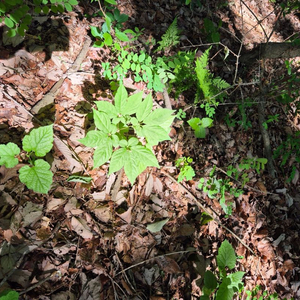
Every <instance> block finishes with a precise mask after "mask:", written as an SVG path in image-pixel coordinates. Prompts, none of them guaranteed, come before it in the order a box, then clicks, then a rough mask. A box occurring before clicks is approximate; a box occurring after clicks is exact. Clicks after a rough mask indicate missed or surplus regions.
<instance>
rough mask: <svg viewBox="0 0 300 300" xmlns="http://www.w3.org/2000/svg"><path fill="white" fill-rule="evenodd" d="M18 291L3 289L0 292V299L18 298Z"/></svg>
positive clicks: (10, 299)
mask: <svg viewBox="0 0 300 300" xmlns="http://www.w3.org/2000/svg"><path fill="white" fill-rule="evenodd" d="M18 299H19V293H18V292H16V291H13V290H4V291H3V292H1V293H0V300H18Z"/></svg>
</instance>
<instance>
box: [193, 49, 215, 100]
mask: <svg viewBox="0 0 300 300" xmlns="http://www.w3.org/2000/svg"><path fill="white" fill-rule="evenodd" d="M210 49H211V47H210V48H208V49H207V50H206V51H205V52H204V53H203V54H202V55H201V56H200V57H199V58H197V61H196V74H197V78H198V80H199V86H200V89H201V90H202V92H203V95H204V98H210V97H211V96H212V95H211V85H212V80H211V74H210V72H209V70H208V68H207V65H208V56H209V51H210Z"/></svg>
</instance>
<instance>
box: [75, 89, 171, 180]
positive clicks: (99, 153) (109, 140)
mask: <svg viewBox="0 0 300 300" xmlns="http://www.w3.org/2000/svg"><path fill="white" fill-rule="evenodd" d="M96 105H97V110H96V109H93V116H94V121H95V126H96V130H91V131H89V132H88V133H87V135H86V137H84V138H83V139H81V140H80V142H81V143H82V144H84V145H85V146H87V147H93V148H95V152H94V168H97V167H99V166H101V165H103V164H104V163H106V162H107V161H108V160H110V167H109V174H111V173H113V172H116V171H118V170H120V169H121V168H123V167H124V171H125V173H126V175H127V177H128V179H129V180H130V182H131V183H133V182H134V180H135V179H136V177H137V176H138V175H139V174H140V173H142V172H143V171H144V170H145V169H146V168H147V167H148V166H154V167H159V165H158V162H157V159H156V157H155V155H154V154H153V152H152V146H154V145H157V144H158V143H159V142H160V141H164V140H170V137H169V131H170V125H171V123H172V122H173V119H174V116H173V115H172V113H173V111H172V110H169V109H164V108H158V109H156V110H153V111H152V106H153V102H152V97H151V95H150V94H149V95H148V96H147V97H146V98H145V99H144V100H143V92H139V93H136V94H133V95H131V96H129V97H128V93H127V91H126V89H125V87H124V86H123V85H121V86H120V87H119V88H118V90H117V92H116V95H115V100H114V104H112V103H110V102H107V101H96Z"/></svg>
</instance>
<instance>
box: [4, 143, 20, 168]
mask: <svg viewBox="0 0 300 300" xmlns="http://www.w3.org/2000/svg"><path fill="white" fill-rule="evenodd" d="M19 154H20V148H19V147H18V146H17V145H16V144H14V143H8V144H6V145H0V166H2V165H5V167H6V168H13V167H15V166H16V165H17V164H18V163H19V160H18V159H17V158H16V157H15V156H16V155H19Z"/></svg>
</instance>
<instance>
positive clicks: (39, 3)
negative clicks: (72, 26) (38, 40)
mask: <svg viewBox="0 0 300 300" xmlns="http://www.w3.org/2000/svg"><path fill="white" fill-rule="evenodd" d="M77 4H78V2H77V0H33V1H30V2H28V1H23V0H4V1H2V2H1V3H0V18H1V21H3V20H4V23H5V25H6V26H7V27H8V28H9V30H8V32H7V35H8V36H9V37H14V36H15V35H16V34H19V35H21V36H24V35H25V31H27V30H28V28H29V25H30V24H31V21H32V14H33V13H34V14H48V13H49V11H52V12H53V13H63V12H64V11H65V10H66V11H72V10H73V6H74V5H77Z"/></svg>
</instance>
